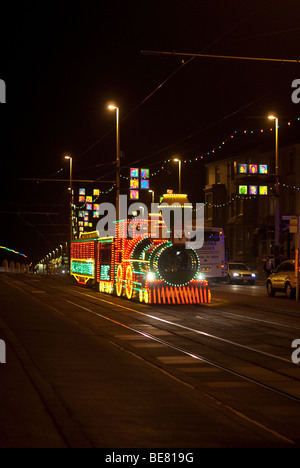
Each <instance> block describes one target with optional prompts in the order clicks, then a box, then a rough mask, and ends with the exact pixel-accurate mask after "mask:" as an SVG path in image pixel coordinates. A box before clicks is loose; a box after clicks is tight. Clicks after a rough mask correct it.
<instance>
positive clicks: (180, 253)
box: [71, 219, 211, 304]
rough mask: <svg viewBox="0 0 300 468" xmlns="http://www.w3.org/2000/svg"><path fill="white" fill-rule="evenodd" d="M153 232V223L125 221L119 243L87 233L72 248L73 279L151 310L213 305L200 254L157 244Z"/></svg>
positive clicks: (161, 242)
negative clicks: (153, 306) (160, 306)
mask: <svg viewBox="0 0 300 468" xmlns="http://www.w3.org/2000/svg"><path fill="white" fill-rule="evenodd" d="M137 223H138V224H139V226H138V228H137ZM129 229H131V230H132V232H131V236H129V235H128V232H129ZM148 229H149V227H148V220H147V221H146V220H144V223H141V220H140V219H139V220H136V221H134V220H122V221H119V222H118V223H117V225H116V237H103V238H100V237H99V235H98V232H93V233H82V234H81V237H80V239H79V240H74V241H72V243H71V275H72V276H74V278H75V279H76V281H77V282H78V283H79V284H81V285H87V284H90V283H93V284H95V285H97V287H98V289H99V291H100V292H105V293H108V294H115V295H117V296H118V297H125V298H127V299H130V300H137V301H140V302H143V303H146V304H203V303H210V301H211V292H210V289H209V286H208V283H207V281H206V280H205V279H204V277H203V275H202V274H201V273H200V261H199V257H198V255H197V253H196V251H195V250H193V249H190V248H185V245H180V244H174V243H173V242H171V241H170V239H161V238H153V237H151V235H150V233H149V232H148Z"/></svg>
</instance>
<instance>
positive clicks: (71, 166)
mask: <svg viewBox="0 0 300 468" xmlns="http://www.w3.org/2000/svg"><path fill="white" fill-rule="evenodd" d="M65 159H67V160H69V161H70V188H69V190H70V241H72V240H73V158H71V156H69V155H66V156H65Z"/></svg>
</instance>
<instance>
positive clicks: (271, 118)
mask: <svg viewBox="0 0 300 468" xmlns="http://www.w3.org/2000/svg"><path fill="white" fill-rule="evenodd" d="M268 119H270V120H276V119H277V117H276V116H275V115H273V114H271V115H268Z"/></svg>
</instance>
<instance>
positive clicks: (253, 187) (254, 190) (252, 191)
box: [249, 185, 258, 195]
mask: <svg viewBox="0 0 300 468" xmlns="http://www.w3.org/2000/svg"><path fill="white" fill-rule="evenodd" d="M249 195H258V187H257V185H250V186H249Z"/></svg>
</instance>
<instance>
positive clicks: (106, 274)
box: [100, 265, 110, 281]
mask: <svg viewBox="0 0 300 468" xmlns="http://www.w3.org/2000/svg"><path fill="white" fill-rule="evenodd" d="M100 280H102V281H110V265H101V267H100Z"/></svg>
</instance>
